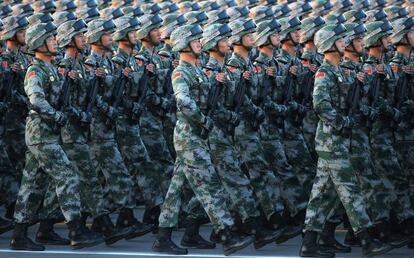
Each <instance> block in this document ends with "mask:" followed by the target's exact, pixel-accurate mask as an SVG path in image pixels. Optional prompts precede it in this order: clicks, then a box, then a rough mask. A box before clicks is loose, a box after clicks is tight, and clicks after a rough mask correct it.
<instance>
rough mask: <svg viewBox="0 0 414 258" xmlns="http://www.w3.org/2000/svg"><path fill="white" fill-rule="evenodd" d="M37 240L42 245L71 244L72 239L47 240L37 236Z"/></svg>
mask: <svg viewBox="0 0 414 258" xmlns="http://www.w3.org/2000/svg"><path fill="white" fill-rule="evenodd" d="M36 242H37V243H39V244H42V245H62V246H65V245H70V241H67V242H58V241H47V240H41V239H37V238H36Z"/></svg>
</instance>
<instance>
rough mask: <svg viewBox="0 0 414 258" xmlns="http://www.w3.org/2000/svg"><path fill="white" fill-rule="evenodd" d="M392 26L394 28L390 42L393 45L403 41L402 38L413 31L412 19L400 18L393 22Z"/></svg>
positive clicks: (413, 21)
mask: <svg viewBox="0 0 414 258" xmlns="http://www.w3.org/2000/svg"><path fill="white" fill-rule="evenodd" d="M392 25H393V27H394V34H393V36H392V40H391V42H392V43H393V44H398V43H399V42H401V41H402V40H403V39H404V36H405V35H407V33H408V32H410V31H414V18H413V17H410V18H400V19H398V20H396V21H395V22H393V24H392ZM407 43H408V42H407Z"/></svg>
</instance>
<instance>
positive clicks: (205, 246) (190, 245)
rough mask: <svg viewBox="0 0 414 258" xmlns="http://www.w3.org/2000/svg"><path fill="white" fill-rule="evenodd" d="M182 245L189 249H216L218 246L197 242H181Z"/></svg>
mask: <svg viewBox="0 0 414 258" xmlns="http://www.w3.org/2000/svg"><path fill="white" fill-rule="evenodd" d="M180 245H181V246H182V247H185V248H187V249H214V248H216V245H214V246H213V245H209V246H208V245H197V244H191V243H184V242H181V243H180Z"/></svg>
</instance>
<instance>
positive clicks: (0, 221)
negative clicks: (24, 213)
mask: <svg viewBox="0 0 414 258" xmlns="http://www.w3.org/2000/svg"><path fill="white" fill-rule="evenodd" d="M13 228H14V226H13V221H11V220H8V219H4V218H2V217H0V235H1V234H3V233H6V232H7V231H10V230H12V229H13Z"/></svg>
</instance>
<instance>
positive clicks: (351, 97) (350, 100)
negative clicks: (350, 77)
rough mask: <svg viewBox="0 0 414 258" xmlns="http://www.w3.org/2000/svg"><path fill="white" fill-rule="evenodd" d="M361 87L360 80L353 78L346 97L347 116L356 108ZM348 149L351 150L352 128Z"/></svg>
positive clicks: (351, 114)
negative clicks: (353, 80)
mask: <svg viewBox="0 0 414 258" xmlns="http://www.w3.org/2000/svg"><path fill="white" fill-rule="evenodd" d="M361 88H362V82H360V81H359V80H358V79H357V78H355V82H354V83H353V84H352V88H351V89H350V90H349V91H348V95H347V98H346V102H347V107H348V117H352V116H353V115H354V113H355V111H357V110H358V107H359V100H360V93H361ZM349 137H350V138H349V151H350V152H351V150H352V130H350V136H349Z"/></svg>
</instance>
